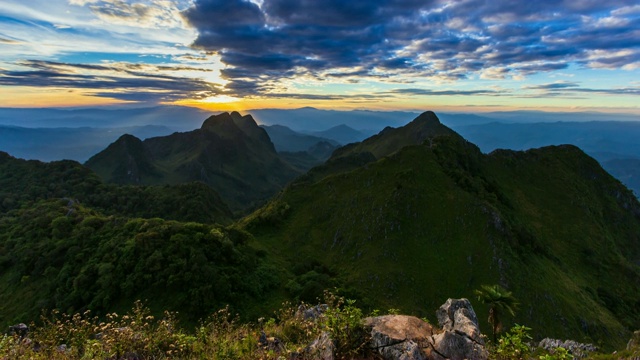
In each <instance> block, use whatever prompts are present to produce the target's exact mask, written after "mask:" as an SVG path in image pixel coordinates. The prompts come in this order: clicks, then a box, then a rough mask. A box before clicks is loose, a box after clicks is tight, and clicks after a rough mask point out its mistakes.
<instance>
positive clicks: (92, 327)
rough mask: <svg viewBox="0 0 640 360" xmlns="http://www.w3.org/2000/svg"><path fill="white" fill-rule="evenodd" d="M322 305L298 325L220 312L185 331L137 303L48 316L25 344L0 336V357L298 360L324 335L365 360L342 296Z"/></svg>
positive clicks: (285, 315) (282, 318) (281, 314)
mask: <svg viewBox="0 0 640 360" xmlns="http://www.w3.org/2000/svg"><path fill="white" fill-rule="evenodd" d="M327 300H328V301H329V302H331V303H332V306H330V307H329V308H328V310H327V311H326V312H325V313H324V314H323V315H321V316H320V317H319V318H317V319H306V320H305V319H303V318H302V317H301V316H300V314H299V313H298V312H297V308H298V307H294V306H291V304H289V303H285V304H283V306H282V308H281V309H280V310H278V311H277V312H276V313H275V318H272V319H269V320H267V321H264V320H263V319H260V321H259V323H258V324H257V325H256V324H251V323H246V322H245V323H243V322H241V321H240V320H239V318H238V316H237V315H233V314H232V312H231V311H230V309H229V307H225V308H222V309H221V310H219V311H216V312H214V313H213V314H212V315H210V316H209V317H207V318H206V319H204V320H203V321H202V322H201V323H200V325H199V326H197V327H196V328H195V330H194V331H191V332H187V331H185V330H183V329H182V328H181V327H180V326H179V323H178V321H177V320H176V318H177V317H176V314H175V313H170V312H166V311H165V312H164V314H163V315H162V316H160V317H154V316H153V315H152V314H151V311H150V310H149V309H148V308H147V307H145V306H143V305H142V303H141V302H139V301H138V302H136V303H135V305H134V307H133V309H132V310H131V311H129V312H127V313H126V314H125V315H119V314H117V313H107V314H106V315H105V316H103V317H97V316H92V315H91V313H90V312H88V311H86V312H84V313H83V314H79V313H76V314H73V315H66V314H60V313H59V312H57V311H54V312H52V313H51V314H50V315H49V316H43V318H42V321H41V325H34V324H32V325H31V331H30V333H29V341H25V340H24V339H20V338H19V337H18V336H17V335H15V336H3V337H1V338H0V358H2V359H4V358H11V359H16V358H28V359H34V360H40V359H66V360H76V359H122V358H140V359H212V360H227V359H239V360H242V359H246V360H255V359H265V360H268V359H273V360H275V359H281V358H292V357H293V356H294V354H296V356H300V355H302V356H306V355H305V354H306V353H305V351H306V348H307V346H308V345H309V344H311V343H312V342H313V340H314V339H317V338H318V337H319V336H320V335H321V334H322V333H324V332H328V333H329V335H330V338H331V339H333V342H334V344H335V346H336V353H335V355H336V358H337V359H354V358H370V357H367V356H369V355H370V354H368V353H367V349H365V348H364V344H365V343H366V342H367V341H368V339H367V338H366V334H365V333H364V330H363V326H362V311H361V310H360V309H359V308H357V307H356V306H355V305H354V302H353V301H351V300H345V299H344V298H342V297H338V296H335V295H332V294H329V293H327ZM302 306H303V307H304V306H305V305H304V304H302ZM63 344H64V348H62V347H61V346H62V345H63ZM307 355H308V354H307ZM305 358H306V357H305Z"/></svg>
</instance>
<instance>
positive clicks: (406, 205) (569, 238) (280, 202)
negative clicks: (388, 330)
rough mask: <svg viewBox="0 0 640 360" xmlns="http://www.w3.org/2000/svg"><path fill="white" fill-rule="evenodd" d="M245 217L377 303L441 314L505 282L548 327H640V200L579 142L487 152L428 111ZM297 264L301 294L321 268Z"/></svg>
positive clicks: (287, 251)
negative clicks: (452, 303) (451, 302)
mask: <svg viewBox="0 0 640 360" xmlns="http://www.w3.org/2000/svg"><path fill="white" fill-rule="evenodd" d="M241 225H242V227H243V228H244V229H247V230H249V231H250V232H252V233H253V234H254V236H255V242H254V243H255V246H258V247H263V248H264V249H266V250H268V251H269V252H270V253H272V254H273V255H274V256H275V257H277V258H278V259H280V261H282V262H283V263H284V264H288V265H285V266H288V267H290V268H291V269H296V268H304V265H305V264H309V263H315V264H316V268H318V269H323V268H324V269H330V270H329V271H326V273H325V277H324V278H325V280H326V277H327V276H329V277H334V278H335V281H337V282H338V283H340V284H342V285H343V286H344V287H346V288H347V289H350V290H349V291H351V292H352V293H353V294H356V295H358V296H359V297H360V299H361V301H363V302H364V303H365V304H368V305H371V306H374V307H378V308H389V307H394V308H395V307H399V308H401V309H402V310H403V311H406V312H410V313H414V314H418V315H421V316H432V314H431V311H432V309H434V308H437V307H438V306H439V304H441V303H443V302H444V301H445V300H446V299H447V298H449V297H468V298H472V297H473V290H474V289H477V288H479V287H480V285H482V284H493V283H500V284H502V285H503V286H505V287H507V288H509V289H510V290H512V291H513V292H514V294H515V296H516V297H517V298H518V299H519V300H520V302H521V303H522V304H523V306H522V309H521V311H520V312H519V313H518V314H517V316H516V318H515V319H513V321H517V322H518V323H524V324H526V325H527V326H531V327H532V328H533V329H534V332H535V334H536V335H537V336H551V337H560V338H573V339H576V340H584V341H594V342H598V341H602V342H604V345H605V346H607V347H608V346H623V345H624V344H623V342H624V341H626V339H627V338H628V336H629V330H632V329H636V328H640V302H639V300H638V299H640V268H639V267H638V264H639V261H640V204H638V201H637V199H636V198H635V197H634V196H633V194H632V193H631V192H630V191H629V190H628V189H626V188H625V187H624V186H622V185H621V184H620V183H619V182H618V181H617V180H615V179H614V178H612V177H611V176H610V175H609V174H607V173H606V172H605V171H604V170H602V168H601V167H600V166H599V165H598V163H597V162H596V161H595V160H593V159H591V158H590V157H588V156H587V155H585V154H584V153H583V152H582V151H580V150H579V149H578V148H576V147H573V146H561V147H547V148H542V149H538V150H531V151H527V152H511V151H499V152H494V153H492V154H489V155H484V154H482V153H481V152H480V151H479V149H478V148H477V147H476V146H475V145H473V144H471V143H468V142H467V141H465V140H464V139H462V138H461V137H460V136H459V135H457V134H455V133H454V132H453V131H451V130H449V129H447V128H446V127H444V126H442V125H441V124H440V123H439V121H438V120H437V117H436V116H435V115H434V114H433V113H425V114H422V115H421V116H419V117H418V118H416V120H414V121H413V122H411V123H410V124H408V125H407V126H405V127H403V128H398V129H390V128H389V129H386V130H384V131H383V132H381V133H380V134H378V135H377V136H374V137H372V138H370V139H368V140H365V141H364V142H362V143H359V144H354V145H350V146H347V147H345V148H343V149H340V150H338V151H336V152H335V153H334V155H333V156H332V158H331V159H330V160H329V161H328V162H327V163H326V164H325V165H323V166H321V167H318V168H315V169H313V170H312V171H311V172H310V173H309V175H307V176H303V177H302V178H300V179H298V180H297V181H295V182H294V183H292V184H291V185H290V186H288V187H287V188H286V190H285V191H284V192H282V193H281V194H280V195H279V196H277V197H276V198H275V199H274V200H272V202H271V203H269V204H268V205H267V206H265V207H263V208H262V209H260V210H258V211H256V212H255V213H253V214H252V215H250V216H248V217H247V218H245V219H244V220H243V221H242V223H241ZM313 273H315V274H313ZM299 274H300V275H298V276H294V277H293V278H292V280H291V282H290V283H289V284H288V285H287V288H288V289H289V291H290V292H291V293H292V295H297V296H301V295H302V292H303V289H305V288H306V287H309V286H311V287H313V286H314V284H312V283H313V282H314V281H315V282H316V283H317V282H318V281H319V280H317V279H321V278H322V277H319V276H316V275H318V274H319V272H318V271H317V270H310V269H309V271H308V272H306V273H305V272H304V271H302V272H299ZM310 278H313V280H312V281H310V280H309V279H310ZM325 283H327V281H325ZM310 284H311V285H310ZM476 308H477V310H478V312H479V315H480V317H481V318H482V319H486V318H487V313H486V309H484V308H483V307H482V306H481V305H480V304H477V305H476ZM488 328H489V326H488V324H486V323H485V325H484V329H488Z"/></svg>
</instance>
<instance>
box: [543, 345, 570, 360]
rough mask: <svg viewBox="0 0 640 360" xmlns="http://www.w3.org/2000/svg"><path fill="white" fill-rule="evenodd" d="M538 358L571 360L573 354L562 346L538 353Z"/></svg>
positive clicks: (544, 359)
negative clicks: (541, 353)
mask: <svg viewBox="0 0 640 360" xmlns="http://www.w3.org/2000/svg"><path fill="white" fill-rule="evenodd" d="M538 359H540V360H572V359H573V356H572V355H571V354H570V353H569V351H567V349H565V348H563V347H558V348H555V349H554V350H553V351H551V352H550V353H549V354H544V355H540V356H539V357H538Z"/></svg>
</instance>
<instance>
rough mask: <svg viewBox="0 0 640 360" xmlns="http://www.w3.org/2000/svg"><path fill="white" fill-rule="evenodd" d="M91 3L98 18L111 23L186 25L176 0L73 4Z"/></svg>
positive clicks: (159, 26) (83, 0) (77, 1)
mask: <svg viewBox="0 0 640 360" xmlns="http://www.w3.org/2000/svg"><path fill="white" fill-rule="evenodd" d="M87 3H89V4H90V5H89V8H90V9H91V11H92V12H93V13H94V14H95V15H97V16H98V18H100V19H102V20H104V21H107V22H109V23H116V24H122V25H128V26H134V27H144V28H153V29H162V28H181V27H183V26H184V22H183V20H182V17H181V16H180V10H179V8H178V6H177V4H176V3H175V2H174V1H170V0H160V1H152V2H149V3H144V2H130V1H124V0H89V1H87V0H74V1H71V4H75V5H81V6H84V5H85V4H87Z"/></svg>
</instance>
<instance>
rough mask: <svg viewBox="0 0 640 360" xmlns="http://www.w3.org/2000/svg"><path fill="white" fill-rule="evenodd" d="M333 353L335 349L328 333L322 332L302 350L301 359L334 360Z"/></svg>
mask: <svg viewBox="0 0 640 360" xmlns="http://www.w3.org/2000/svg"><path fill="white" fill-rule="evenodd" d="M335 352H336V347H335V345H334V344H333V341H332V340H331V336H330V335H329V333H328V332H326V331H323V332H322V334H320V336H319V337H318V338H317V339H315V340H314V341H313V342H312V343H311V344H310V345H309V346H307V348H306V349H305V350H304V356H303V359H306V360H334V359H335V355H334V354H335Z"/></svg>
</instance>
